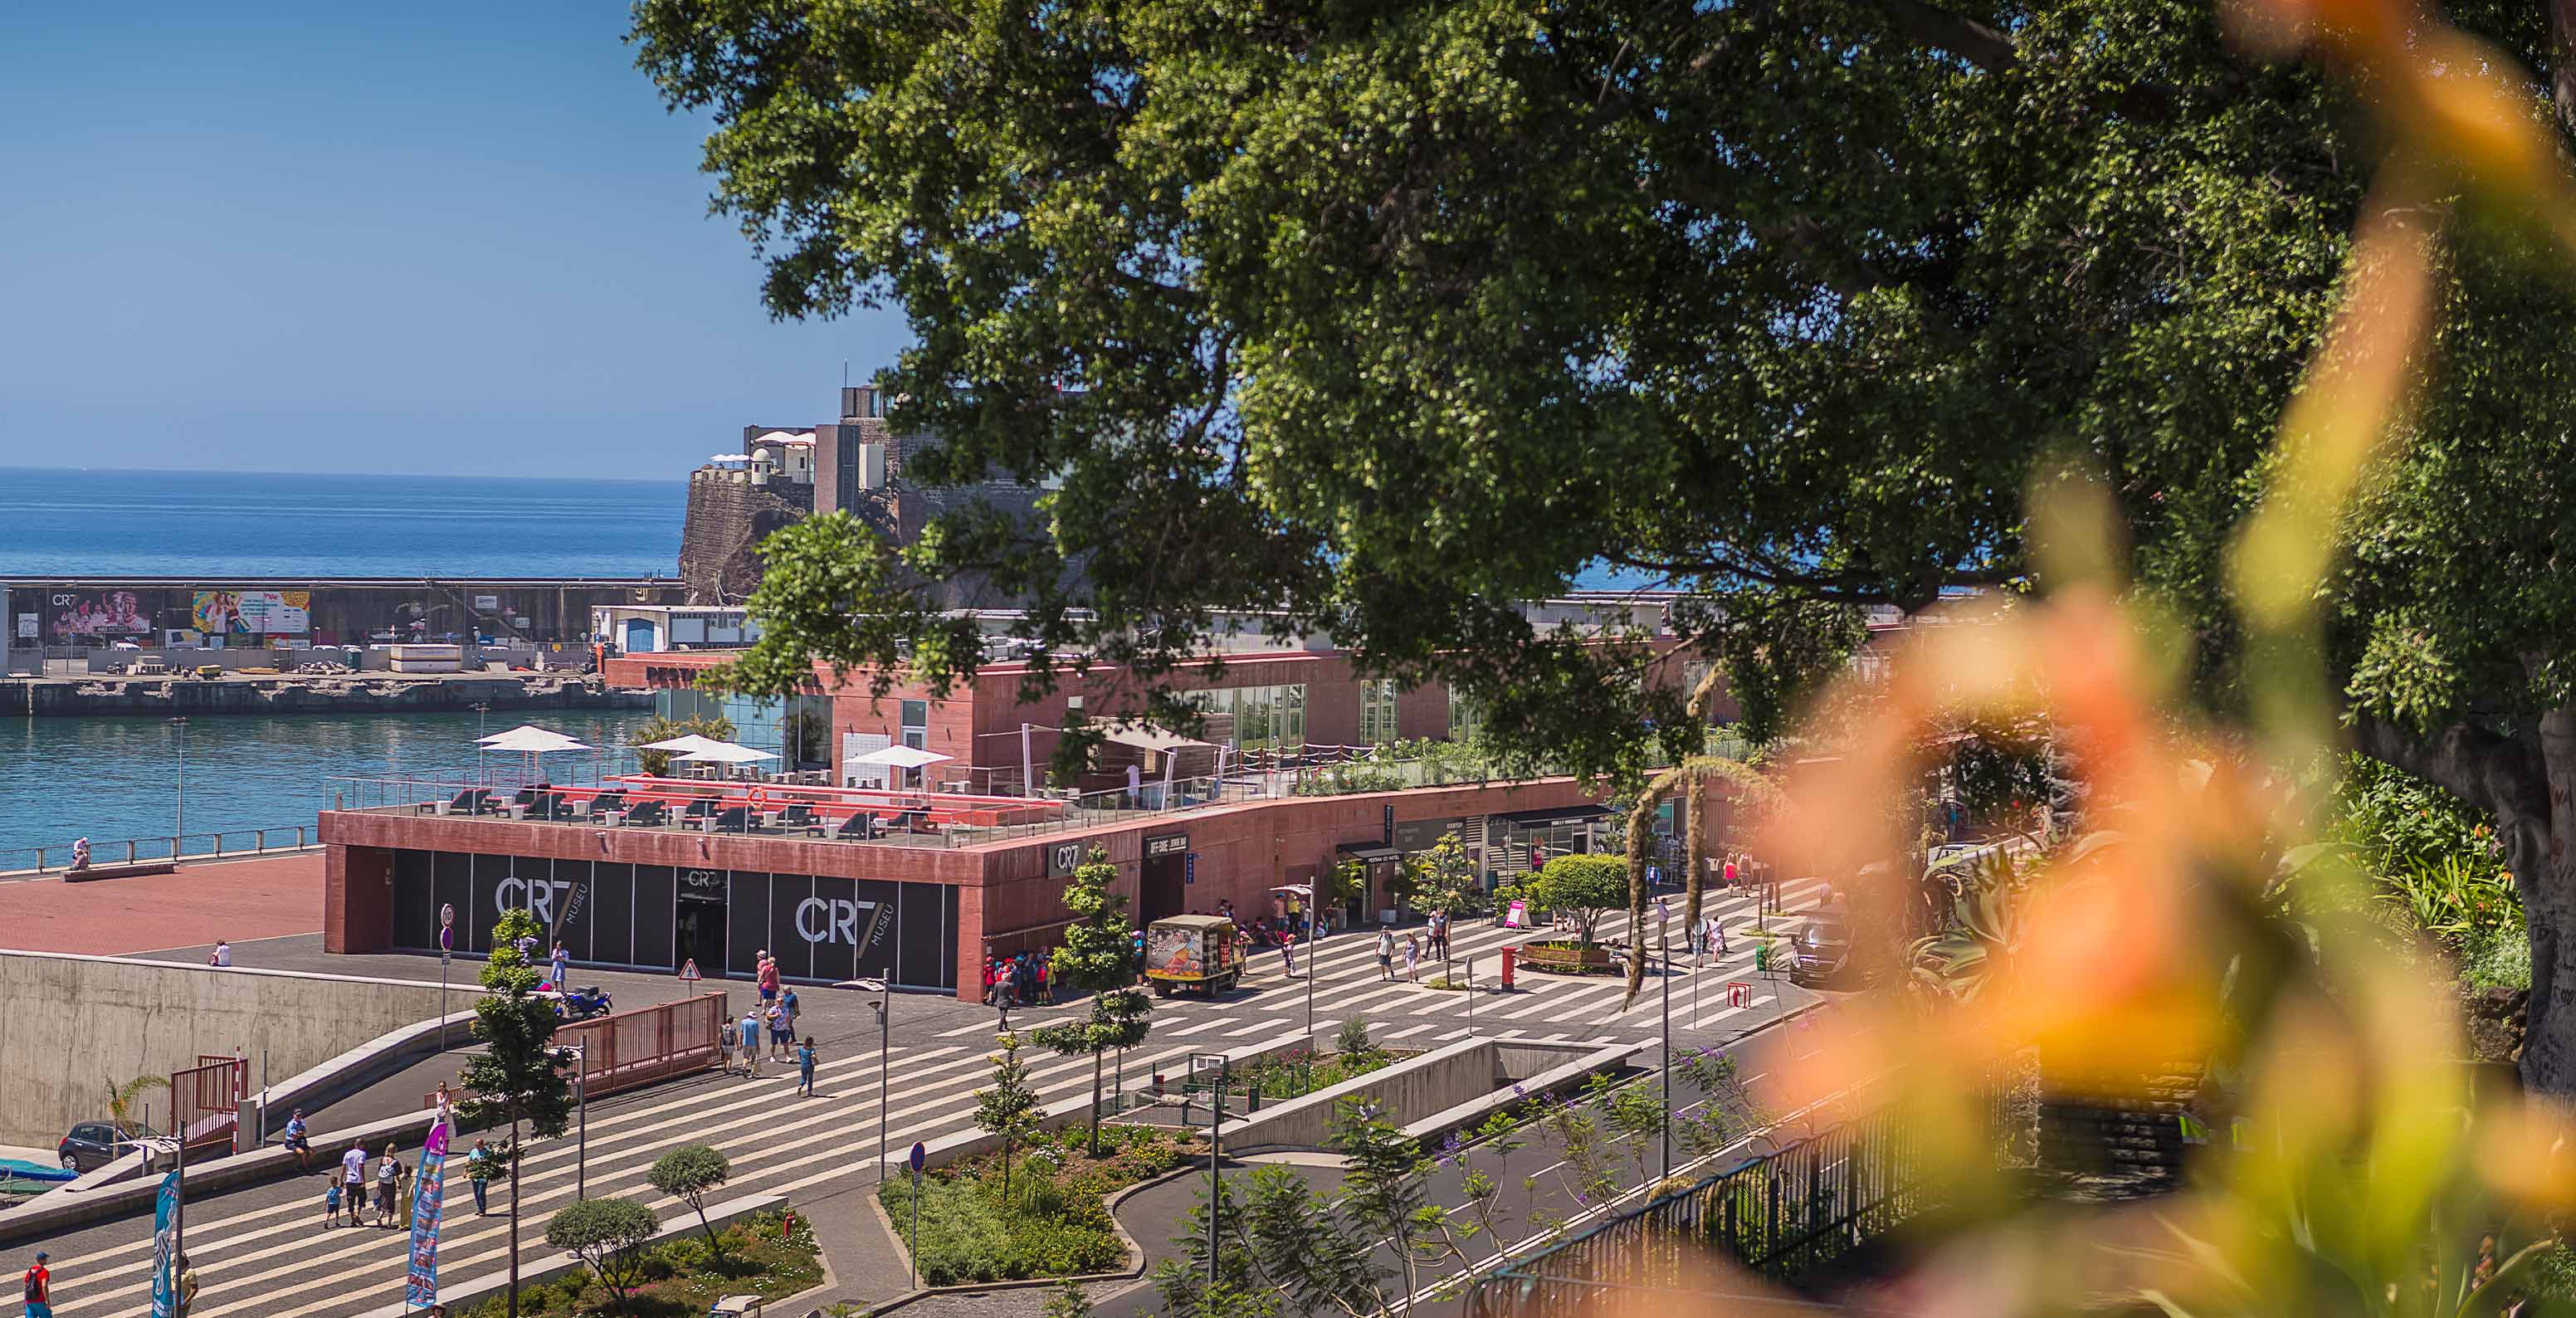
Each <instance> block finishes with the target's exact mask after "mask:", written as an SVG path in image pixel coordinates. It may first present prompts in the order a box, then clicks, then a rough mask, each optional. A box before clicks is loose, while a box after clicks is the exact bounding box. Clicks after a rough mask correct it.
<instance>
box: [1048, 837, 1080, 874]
mask: <svg viewBox="0 0 2576 1318" xmlns="http://www.w3.org/2000/svg"><path fill="white" fill-rule="evenodd" d="M1090 854H1091V844H1090V843H1089V842H1087V841H1081V842H1050V843H1048V844H1047V849H1046V856H1047V877H1048V878H1050V879H1069V878H1072V877H1073V872H1074V871H1075V870H1078V869H1080V868H1082V858H1083V857H1085V856H1088V855H1090Z"/></svg>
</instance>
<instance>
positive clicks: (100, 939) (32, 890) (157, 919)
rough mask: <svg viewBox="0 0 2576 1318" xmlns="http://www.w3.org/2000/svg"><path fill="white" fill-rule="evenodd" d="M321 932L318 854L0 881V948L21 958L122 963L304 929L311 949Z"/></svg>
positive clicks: (297, 854)
mask: <svg viewBox="0 0 2576 1318" xmlns="http://www.w3.org/2000/svg"><path fill="white" fill-rule="evenodd" d="M321 927H322V854H321V853H320V852H298V853H296V854H294V855H291V856H265V857H261V858H259V859H256V860H224V861H207V862H204V863H195V864H188V865H182V866H180V867H179V869H178V870H177V871H176V872H174V873H170V874H152V875H146V876H143V877H140V878H132V879H94V880H91V881H89V882H85V883H65V882H64V881H62V880H61V879H59V878H43V879H28V880H26V881H24V882H17V883H0V930H6V931H7V933H6V934H5V935H0V945H5V946H8V947H11V948H15V949H17V950H20V951H25V952H71V953H78V954H83V955H88V956H130V955H133V954H135V953H139V952H146V951H150V950H152V949H155V948H167V947H178V946H180V945H183V944H194V943H196V942H198V941H199V940H201V939H206V938H207V937H208V935H213V936H216V937H221V938H227V939H230V940H232V942H233V943H234V944H236V945H239V944H240V943H242V942H243V941H245V940H248V939H256V938H272V937H276V936H279V935H283V934H300V933H307V932H311V933H312V934H313V936H314V939H315V941H316V942H317V943H318V942H319V941H320V938H321V934H320V933H319V932H318V931H319V930H320V929H321ZM198 959H200V960H202V959H204V953H203V952H202V951H201V952H199V953H198ZM349 973H358V972H349Z"/></svg>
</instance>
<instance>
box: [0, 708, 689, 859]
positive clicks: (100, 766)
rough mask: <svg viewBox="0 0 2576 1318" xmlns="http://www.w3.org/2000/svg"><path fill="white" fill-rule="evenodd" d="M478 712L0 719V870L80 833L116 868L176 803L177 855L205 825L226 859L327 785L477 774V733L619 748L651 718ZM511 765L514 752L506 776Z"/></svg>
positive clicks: (296, 817) (640, 713) (195, 842)
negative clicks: (557, 737)
mask: <svg viewBox="0 0 2576 1318" xmlns="http://www.w3.org/2000/svg"><path fill="white" fill-rule="evenodd" d="M477 717H478V716H477V715H474V714H471V713H455V714H351V715H339V714H285V715H277V716H274V717H268V716H260V715H248V714H232V715H221V716H208V717H205V718H192V719H190V720H188V726H187V729H186V731H185V732H184V733H182V731H181V730H180V729H178V728H176V727H174V726H172V725H171V723H170V721H169V720H167V719H158V718H0V870H8V869H22V868H25V867H27V866H29V865H32V864H33V863H34V857H32V856H31V855H29V854H28V853H27V851H26V850H25V849H26V848H32V847H38V846H43V847H49V848H51V847H68V846H70V845H71V842H72V839H74V838H77V837H83V836H86V837H88V838H89V839H90V842H91V845H92V846H93V847H96V848H100V850H99V852H98V856H99V858H100V859H101V860H105V859H107V858H108V856H109V852H108V851H107V848H108V847H109V845H110V844H111V843H115V844H120V845H118V846H117V847H116V848H115V852H114V854H115V857H116V858H117V859H120V860H121V859H123V857H124V849H123V847H122V845H121V844H122V843H123V841H124V840H125V839H128V838H160V839H163V840H164V844H165V846H166V840H167V839H168V837H169V836H170V831H171V829H172V828H173V827H175V826H177V825H178V823H179V822H180V821H179V814H180V809H181V806H182V805H183V804H184V806H185V809H186V820H185V824H186V828H187V830H188V834H189V849H190V850H192V851H195V850H204V849H208V847H209V846H210V844H209V843H208V842H207V841H206V840H205V838H204V836H203V835H204V834H206V833H209V832H213V831H215V830H218V829H222V830H227V832H226V834H225V839H224V846H225V849H226V850H231V849H232V848H234V847H243V848H247V847H248V846H249V845H250V842H251V839H250V836H249V834H248V833H247V832H236V831H232V830H247V829H253V828H272V829H273V828H280V827H284V828H289V829H291V828H293V827H294V826H295V825H297V824H303V825H306V826H308V827H309V826H310V825H311V824H312V823H313V815H314V812H315V811H316V810H318V809H320V808H322V807H323V806H325V805H327V804H328V803H329V802H330V800H331V793H332V792H333V791H334V790H335V788H337V787H339V786H340V785H339V784H338V783H336V782H335V781H334V780H335V779H340V778H348V777H367V776H394V775H402V774H414V773H430V772H435V771H439V770H450V769H472V768H474V767H476V754H475V746H474V739H475V738H476V737H477V736H478V735H480V734H479V733H477V732H476V728H477V727H488V728H489V729H490V730H491V731H493V732H499V731H501V730H502V729H504V728H509V727H515V726H517V725H518V724H519V723H533V724H535V725H537V726H538V727H541V728H551V729H553V730H555V731H557V732H561V733H564V734H565V735H567V736H570V737H573V738H576V739H578V740H579V741H581V742H582V743H584V744H585V745H590V746H603V747H605V746H621V745H624V744H625V742H626V738H627V734H628V733H629V732H631V731H633V730H634V729H635V728H636V727H638V726H640V725H641V724H643V723H644V722H645V721H646V720H648V719H650V718H651V717H652V714H651V712H650V711H646V710H530V711H526V712H524V713H506V712H503V711H500V710H494V711H492V712H491V713H490V714H488V715H484V716H481V717H483V718H484V719H486V720H488V722H486V723H478V722H477ZM183 736H184V738H185V743H186V770H187V772H186V776H185V783H184V791H183V784H182V780H181V774H180V766H181V760H180V755H181V741H182V738H183ZM565 758H566V759H567V760H569V759H572V758H580V753H579V752H566V755H565ZM548 760H549V762H550V763H552V762H554V761H555V757H551V756H550V757H548ZM519 762H520V761H519V760H518V759H517V758H515V757H513V758H511V761H510V765H509V766H505V767H515V766H516V765H517V764H518V763H519ZM571 767H572V766H569V765H567V771H569V769H570V768H571ZM583 771H584V772H587V768H586V766H584V767H583ZM183 797H184V800H183ZM147 854H148V852H147ZM54 859H55V858H53V857H48V863H52V861H53V860H54Z"/></svg>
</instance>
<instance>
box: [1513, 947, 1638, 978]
mask: <svg viewBox="0 0 2576 1318" xmlns="http://www.w3.org/2000/svg"><path fill="white" fill-rule="evenodd" d="M1518 956H1519V960H1520V966H1521V968H1522V969H1524V970H1543V971H1546V972H1548V973H1549V974H1552V975H1611V974H1617V973H1618V970H1619V963H1618V960H1617V959H1616V958H1614V957H1612V956H1611V955H1610V949H1609V948H1607V947H1603V946H1601V945H1599V944H1597V943H1596V944H1594V945H1593V946H1590V947H1585V946H1584V945H1583V944H1581V943H1578V942H1575V941H1574V940H1572V939H1550V940H1545V941H1541V942H1535V943H1523V944H1521V950H1520V952H1519V953H1518Z"/></svg>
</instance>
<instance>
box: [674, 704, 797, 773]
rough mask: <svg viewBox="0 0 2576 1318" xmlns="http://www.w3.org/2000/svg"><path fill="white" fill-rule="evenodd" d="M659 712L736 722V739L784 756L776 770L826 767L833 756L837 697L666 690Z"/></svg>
mask: <svg viewBox="0 0 2576 1318" xmlns="http://www.w3.org/2000/svg"><path fill="white" fill-rule="evenodd" d="M653 712H654V713H656V714H659V715H661V716H662V717H664V718H670V719H685V718H695V717H711V718H722V719H724V720H726V721H728V722H730V723H732V724H733V740H734V741H735V742H736V743H738V744H740V745H744V746H749V747H750V748H752V749H753V750H756V751H767V752H769V753H770V754H772V755H775V756H777V757H778V762H777V763H776V764H772V765H767V766H765V767H768V768H773V769H785V768H793V767H795V766H796V765H798V764H812V765H822V764H829V763H831V760H832V699H831V697H829V696H789V697H788V698H786V699H785V700H778V699H772V698H764V697H759V696H737V695H718V694H716V693H714V692H709V691H697V690H666V691H657V692H655V693H654V695H653Z"/></svg>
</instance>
